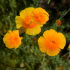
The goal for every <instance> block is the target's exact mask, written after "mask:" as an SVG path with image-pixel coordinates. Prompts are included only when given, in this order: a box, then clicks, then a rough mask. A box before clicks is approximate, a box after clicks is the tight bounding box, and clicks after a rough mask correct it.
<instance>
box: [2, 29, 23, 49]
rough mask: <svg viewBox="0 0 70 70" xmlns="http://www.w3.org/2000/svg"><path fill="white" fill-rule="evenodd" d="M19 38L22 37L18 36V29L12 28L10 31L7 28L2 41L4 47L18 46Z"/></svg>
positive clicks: (19, 43)
mask: <svg viewBox="0 0 70 70" xmlns="http://www.w3.org/2000/svg"><path fill="white" fill-rule="evenodd" d="M21 39H22V37H19V31H18V30H14V31H11V30H9V31H8V32H7V33H6V34H5V35H4V37H3V42H4V43H5V45H6V47H7V48H9V49H12V48H15V49H16V48H18V47H19V45H21Z"/></svg>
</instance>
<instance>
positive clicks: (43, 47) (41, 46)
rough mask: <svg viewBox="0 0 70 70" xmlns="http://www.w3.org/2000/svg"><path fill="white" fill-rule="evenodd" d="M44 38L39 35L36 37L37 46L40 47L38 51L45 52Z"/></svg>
mask: <svg viewBox="0 0 70 70" xmlns="http://www.w3.org/2000/svg"><path fill="white" fill-rule="evenodd" d="M45 42H46V40H45V38H44V37H42V36H40V38H39V39H38V45H39V48H40V51H41V52H43V53H45V52H46V50H47V49H46V43H45Z"/></svg>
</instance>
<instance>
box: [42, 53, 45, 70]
mask: <svg viewBox="0 0 70 70" xmlns="http://www.w3.org/2000/svg"><path fill="white" fill-rule="evenodd" d="M45 55H46V53H44V57H43V61H42V62H41V69H42V70H43V66H42V65H43V63H44V61H45Z"/></svg>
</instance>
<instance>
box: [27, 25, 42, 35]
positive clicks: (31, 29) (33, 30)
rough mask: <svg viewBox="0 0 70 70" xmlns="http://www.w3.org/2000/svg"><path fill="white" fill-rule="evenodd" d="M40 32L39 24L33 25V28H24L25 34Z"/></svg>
mask: <svg viewBox="0 0 70 70" xmlns="http://www.w3.org/2000/svg"><path fill="white" fill-rule="evenodd" d="M40 32H41V28H40V26H37V25H36V26H35V27H33V28H27V29H26V34H29V35H36V34H39V33H40Z"/></svg>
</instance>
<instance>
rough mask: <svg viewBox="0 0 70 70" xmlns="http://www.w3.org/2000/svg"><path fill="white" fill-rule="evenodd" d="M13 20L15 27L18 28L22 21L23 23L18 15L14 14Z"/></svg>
mask: <svg viewBox="0 0 70 70" xmlns="http://www.w3.org/2000/svg"><path fill="white" fill-rule="evenodd" d="M15 22H16V28H17V29H19V28H20V27H22V26H23V25H22V23H23V19H22V18H21V17H20V16H16V18H15Z"/></svg>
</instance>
